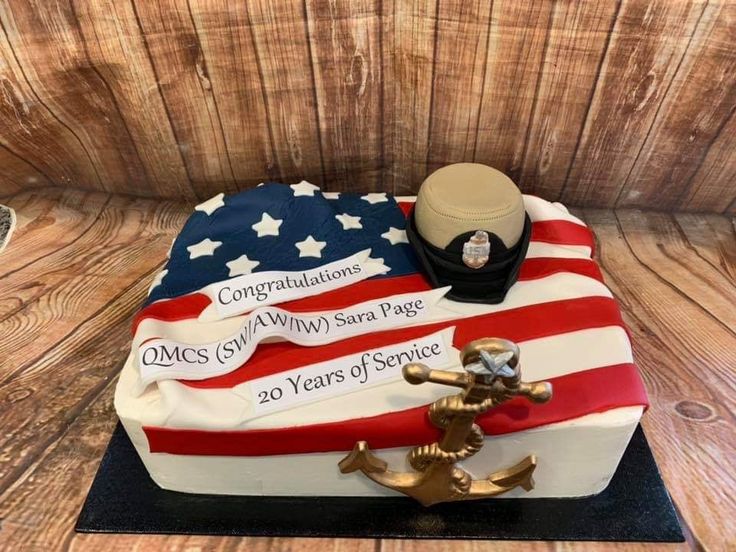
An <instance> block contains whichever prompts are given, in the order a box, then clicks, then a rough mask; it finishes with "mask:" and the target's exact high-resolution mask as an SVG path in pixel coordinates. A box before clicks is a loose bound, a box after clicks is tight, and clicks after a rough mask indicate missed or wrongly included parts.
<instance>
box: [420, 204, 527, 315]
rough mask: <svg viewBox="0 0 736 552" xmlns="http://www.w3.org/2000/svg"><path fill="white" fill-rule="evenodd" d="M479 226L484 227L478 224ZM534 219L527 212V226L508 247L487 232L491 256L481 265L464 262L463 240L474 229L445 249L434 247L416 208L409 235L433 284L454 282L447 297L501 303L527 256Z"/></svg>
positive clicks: (525, 220)
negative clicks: (421, 226) (423, 233)
mask: <svg viewBox="0 0 736 552" xmlns="http://www.w3.org/2000/svg"><path fill="white" fill-rule="evenodd" d="M478 230H483V229H482V228H478ZM531 230H532V223H531V220H529V216H528V215H525V216H524V230H523V232H522V234H521V238H520V239H519V241H518V243H517V244H516V245H514V246H513V247H510V248H507V247H506V246H505V245H504V243H503V241H502V240H501V239H500V238H499V237H498V236H496V235H495V234H493V233H492V232H488V236H489V240H490V243H491V256H490V260H489V261H488V263H487V264H486V265H485V266H483V267H481V268H470V267H468V266H466V265H465V263H464V262H463V244H464V243H465V242H467V241H468V240H469V239H470V237H471V236H472V235H473V234H474V233H475V232H474V231H473V232H466V233H464V234H460V235H459V236H457V237H456V238H455V239H453V240H452V241H451V242H450V243H449V244H448V245H447V247H445V248H444V249H442V248H439V247H435V246H434V245H432V244H431V243H429V242H427V241H426V240H425V239H424V238H422V237H421V236H420V235H419V232H418V231H417V228H416V222H415V220H414V210H413V209H412V212H411V213H410V214H409V219H408V221H407V226H406V235H407V237H408V238H409V243H411V245H412V246H413V247H414V250H415V252H416V254H417V257H418V258H419V262H420V263H421V264H422V267H423V268H424V271H425V272H426V274H427V277H428V278H429V280H430V282H431V283H432V286H434V287H444V286H452V289H451V290H450V291H449V292H448V293H447V295H446V297H447V298H448V299H452V300H453V301H460V302H463V303H489V304H495V303H500V302H501V301H503V300H504V298H505V297H506V292H507V291H508V290H509V288H510V287H511V286H512V285H514V283H515V282H516V280H517V279H518V277H519V270H520V269H521V263H522V262H523V261H524V258H525V257H526V251H527V249H528V247H529V239H530V237H531V233H532V232H531Z"/></svg>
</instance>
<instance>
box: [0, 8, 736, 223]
mask: <svg viewBox="0 0 736 552" xmlns="http://www.w3.org/2000/svg"><path fill="white" fill-rule="evenodd" d="M735 26H736V0H604V1H601V2H572V1H568V0H540V1H538V2H517V1H514V0H494V1H493V2H484V1H481V0H472V1H465V0H463V1H460V0H401V1H400V0H359V1H357V2H354V1H350V0H281V1H279V2H273V1H271V0H247V1H244V2H230V1H228V0H150V1H149V0H121V1H112V0H51V1H43V2H42V1H40V0H30V1H29V0H8V1H7V2H4V3H2V5H0V196H3V195H8V194H12V193H15V192H18V191H21V190H24V189H28V188H33V187H39V188H40V187H46V186H50V185H53V186H61V187H78V188H82V189H86V190H91V191H109V192H110V191H111V192H120V193H129V194H133V195H138V196H150V197H162V198H174V199H179V198H181V199H185V200H193V199H195V198H198V199H203V198H207V197H211V196H212V195H214V194H215V193H218V192H220V191H226V192H232V191H236V190H241V189H245V188H249V187H252V186H255V185H256V184H258V183H259V182H262V181H265V180H281V181H285V182H288V183H292V182H296V181H299V180H301V179H307V180H310V181H313V182H315V183H317V184H320V185H323V186H324V187H325V188H326V189H328V190H333V191H339V190H355V191H368V190H385V191H393V192H395V193H398V194H407V193H412V192H415V191H416V190H417V189H418V187H419V185H420V184H421V182H422V180H423V179H424V178H425V177H426V175H427V174H428V173H429V172H430V171H432V170H434V169H435V168H437V167H439V166H441V165H444V164H447V163H454V162H460V161H477V162H482V163H487V164H491V165H493V166H496V167H497V168H499V169H501V170H503V171H505V172H507V173H508V174H510V175H511V176H512V178H514V179H515V180H517V182H518V183H519V184H520V186H521V187H522V189H524V190H525V191H528V192H531V193H536V194H539V195H542V196H543V197H545V198H547V199H550V200H557V199H560V198H562V199H563V200H564V201H565V202H567V203H569V204H572V205H580V206H598V207H614V206H619V207H642V208H653V209H658V210H663V211H667V210H679V211H692V212H717V213H736V185H735V184H734V182H736V147H735V145H736V77H734V75H735V74H736V32H734V28H735Z"/></svg>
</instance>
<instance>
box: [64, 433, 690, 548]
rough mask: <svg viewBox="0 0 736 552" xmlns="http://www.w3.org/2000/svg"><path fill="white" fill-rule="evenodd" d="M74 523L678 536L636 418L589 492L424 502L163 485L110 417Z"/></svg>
mask: <svg viewBox="0 0 736 552" xmlns="http://www.w3.org/2000/svg"><path fill="white" fill-rule="evenodd" d="M335 469H337V467H336V468H335ZM355 477H360V475H359V474H355ZM76 530H77V531H78V532H82V533H164V534H185V535H251V536H269V537H273V536H284V537H356V538H419V539H423V538H432V539H437V538H440V539H442V538H445V539H513V540H581V541H583V540H602V541H649V542H682V541H684V538H683V535H682V532H681V529H680V525H679V523H678V521H677V516H676V514H675V510H674V508H673V506H672V502H671V500H670V497H669V495H668V494H667V490H666V489H665V487H664V483H663V482H662V478H661V477H660V475H659V470H658V469H657V465H656V464H655V462H654V458H653V457H652V453H651V450H650V449H649V445H648V443H647V440H646V437H645V436H644V432H643V431H642V429H641V427H638V428H637V430H636V432H635V433H634V436H633V438H632V439H631V442H630V444H629V446H628V448H627V449H626V452H625V454H624V456H623V459H622V460H621V464H620V466H619V469H618V471H617V472H616V475H615V476H614V478H613V480H612V481H611V484H610V485H609V486H608V488H607V489H606V490H605V491H604V492H602V493H601V494H599V495H597V496H594V497H587V498H576V499H544V498H540V499H487V500H478V501H472V502H456V503H447V504H437V505H435V506H432V507H430V508H423V507H422V506H420V505H419V504H417V503H416V502H414V500H413V499H410V498H404V497H396V498H379V497H261V496H219V495H197V494H187V493H179V492H175V491H166V490H163V489H161V488H159V487H158V486H156V484H155V483H154V482H153V481H152V480H151V478H150V477H149V476H148V473H147V472H146V469H145V467H144V466H143V463H142V462H141V460H140V458H139V457H138V454H137V453H136V451H135V449H134V448H133V445H132V443H131V442H130V440H129V439H128V436H127V435H126V433H125V431H124V430H123V428H122V426H121V425H120V424H118V426H117V428H116V429H115V432H114V433H113V435H112V439H111V440H110V444H109V445H108V447H107V451H106V452H105V455H104V457H103V458H102V462H101V464H100V467H99V470H98V472H97V475H96V476H95V479H94V481H93V483H92V487H91V488H90V491H89V495H88V496H87V500H86V501H85V503H84V506H83V507H82V511H81V513H80V514H79V519H78V520H77V525H76Z"/></svg>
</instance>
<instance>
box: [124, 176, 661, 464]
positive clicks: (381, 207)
mask: <svg viewBox="0 0 736 552" xmlns="http://www.w3.org/2000/svg"><path fill="white" fill-rule="evenodd" d="M524 201H525V207H526V210H527V213H528V214H529V217H530V219H531V221H532V235H531V243H530V246H529V250H528V253H527V256H526V259H525V261H524V262H523V264H522V268H521V272H520V277H519V281H518V282H517V283H516V284H515V285H514V286H513V287H512V289H511V290H510V292H509V295H508V296H507V299H506V300H505V301H504V302H503V303H501V304H499V305H484V306H480V307H475V308H473V309H471V310H472V314H471V315H467V314H466V315H460V314H458V317H457V318H456V319H453V320H448V321H444V322H439V323H437V322H435V323H432V324H424V325H417V326H412V327H408V328H403V329H397V330H389V331H382V332H375V333H371V334H367V335H362V336H359V337H356V338H350V339H345V340H342V341H338V342H336V343H332V344H329V345H323V346H320V347H303V346H298V345H295V344H292V343H289V342H278V343H268V344H261V345H260V346H259V347H258V349H257V351H256V352H255V353H254V355H253V356H252V357H251V358H250V359H249V360H248V361H247V362H246V363H245V364H243V365H242V366H240V367H239V368H237V369H236V370H234V371H232V372H230V373H228V374H224V375H221V376H217V377H213V378H209V379H206V380H201V381H185V382H180V384H181V385H185V386H187V387H189V388H195V389H203V390H204V389H223V390H225V389H237V388H238V387H239V386H243V385H244V384H246V383H247V382H248V381H251V380H253V379H255V378H259V377H263V376H266V375H271V374H274V373H276V372H280V371H285V370H291V369H294V368H299V367H303V366H307V365H311V364H314V363H318V362H324V361H327V360H332V359H336V358H340V357H342V356H345V355H348V354H351V353H356V352H360V351H363V350H368V349H374V348H377V347H383V346H387V345H391V344H395V343H400V342H405V341H410V340H412V339H416V338H419V337H423V336H426V335H429V334H430V333H432V332H435V331H437V330H439V329H442V328H446V327H455V328H456V329H455V333H454V346H455V347H456V348H458V349H459V348H462V346H463V345H464V344H465V343H466V342H468V341H470V340H472V339H477V338H480V337H485V336H491V335H494V336H498V337H505V338H508V339H512V340H514V341H516V342H517V343H519V344H520V345H521V346H522V353H523V351H524V344H525V343H529V344H530V348H531V344H532V343H537V341H535V340H542V341H544V350H545V351H552V352H554V353H552V354H557V355H565V354H569V355H571V358H572V359H573V360H572V361H571V362H570V363H569V364H570V367H568V368H567V369H565V370H561V373H560V374H559V375H558V376H556V377H552V378H551V381H552V383H553V385H554V387H555V395H554V399H553V400H552V401H551V402H550V403H549V404H547V405H531V404H529V403H528V402H526V401H523V400H512V401H509V402H508V403H506V404H504V405H502V406H501V407H500V408H498V409H495V410H493V411H492V412H489V413H488V414H487V415H485V416H484V417H481V418H479V423H480V425H481V427H482V428H483V429H484V431H485V432H486V433H488V434H500V433H508V432H512V431H519V430H523V429H528V428H531V427H536V426H540V425H545V424H549V423H554V422H559V421H564V420H569V419H573V418H577V417H580V416H583V415H585V414H589V413H593V412H602V411H605V410H608V409H611V408H617V407H621V406H633V405H646V404H647V399H646V393H645V391H644V387H643V385H642V382H641V379H640V376H639V374H638V372H637V369H636V367H635V365H634V364H633V362H632V361H631V358H630V349H629V346H628V340H627V341H626V346H625V347H618V348H619V349H626V350H625V351H624V350H621V351H617V352H616V354H612V355H611V358H612V359H613V360H614V362H610V363H606V362H602V361H601V360H600V358H603V357H605V356H606V355H595V354H592V355H585V354H584V355H577V356H578V357H580V358H579V359H577V360H574V359H575V358H576V357H575V355H576V354H577V352H578V351H580V350H583V349H590V348H591V347H592V348H595V347H597V346H600V347H608V346H609V345H607V344H605V343H602V342H601V343H596V342H591V341H590V340H591V336H592V337H593V338H594V339H595V336H596V335H600V338H601V339H604V338H605V339H607V338H606V337H605V336H604V334H603V333H600V334H596V331H599V330H600V332H603V331H604V330H605V329H606V328H611V327H618V328H623V327H624V326H623V322H622V319H621V316H620V312H619V310H618V307H617V305H616V304H615V301H614V300H613V298H612V297H611V294H610V292H609V291H608V289H607V288H606V287H605V286H604V285H603V279H602V276H601V273H600V271H599V269H598V267H597V266H596V264H595V262H594V261H593V260H592V258H591V257H592V253H593V247H594V240H593V236H592V234H591V232H590V230H589V229H588V228H587V227H586V226H585V225H584V224H583V223H582V222H581V221H580V220H578V219H577V218H576V217H574V216H572V215H570V214H569V213H568V212H567V211H566V210H565V209H564V207H562V206H560V205H559V204H551V203H548V202H546V201H544V200H542V199H540V198H537V197H534V196H525V197H524ZM411 206H412V200H411V199H407V200H402V201H398V202H397V201H396V200H395V199H394V198H392V197H391V196H389V195H387V194H383V193H372V194H364V195H354V194H336V193H333V194H328V193H322V192H320V191H319V189H318V188H317V187H316V186H313V185H311V184H308V183H305V182H302V183H300V184H296V185H292V186H285V185H281V184H266V185H263V186H261V187H258V188H255V189H253V190H250V191H247V192H242V193H240V194H236V195H232V196H222V195H220V196H216V197H215V198H212V199H211V200H209V201H207V202H205V203H203V204H202V205H201V206H198V208H197V209H196V210H195V213H194V214H193V215H192V216H191V217H190V219H189V220H188V221H187V223H186V225H185V227H184V229H183V230H182V232H181V233H180V235H179V236H178V237H177V239H176V240H175V242H174V244H173V246H172V250H171V253H170V260H169V262H168V263H167V265H166V267H165V269H164V271H163V272H162V273H161V274H160V275H159V276H158V277H157V278H156V280H155V281H154V285H153V286H152V289H151V291H150V295H149V298H148V301H147V303H146V305H145V306H144V308H143V309H142V310H141V311H140V312H139V313H138V315H137V316H136V318H135V321H134V326H133V331H134V333H135V334H136V339H137V340H139V341H140V340H146V339H149V338H153V337H157V335H160V334H161V333H162V328H163V327H164V326H165V325H166V324H181V323H190V324H202V323H200V322H198V321H197V320H196V318H197V317H198V316H199V314H200V313H201V312H202V310H203V309H204V308H205V307H206V306H207V305H208V304H209V301H210V300H209V298H208V297H207V296H205V295H204V294H202V293H197V290H199V289H201V288H202V287H204V286H206V285H208V284H210V283H213V282H216V281H221V280H224V279H227V278H228V277H231V276H234V275H236V274H242V273H244V271H253V272H257V271H263V270H304V269H308V268H314V267H317V266H320V265H322V264H326V263H328V262H331V261H334V260H338V259H342V258H345V257H347V256H349V255H351V254H353V253H357V252H358V251H362V250H364V249H367V248H370V249H371V250H372V253H371V256H372V257H374V258H375V257H381V258H383V259H384V263H385V264H386V265H388V266H389V267H390V269H391V270H390V271H389V272H388V274H386V275H385V276H379V277H373V278H371V279H368V280H365V281H363V282H360V283H357V284H353V285H351V286H348V287H345V288H341V289H337V290H335V291H332V292H329V293H326V294H322V295H319V296H315V297H309V298H305V299H300V300H297V301H292V302H288V303H283V304H281V305H279V306H280V307H281V308H284V309H286V310H290V311H293V312H311V311H323V310H332V309H340V308H344V307H346V306H349V305H353V304H357V303H360V302H363V301H368V300H371V299H376V298H381V297H388V296H391V295H395V294H398V293H406V292H409V291H424V290H427V289H429V285H428V284H427V282H426V280H425V279H424V277H423V276H422V275H421V273H419V271H418V266H417V263H416V260H415V258H414V255H413V252H412V250H411V248H410V246H409V245H408V244H407V243H406V239H405V234H404V227H405V217H406V215H407V214H408V212H409V211H410V209H411ZM300 244H301V245H300ZM305 253H306V255H307V256H305ZM606 335H608V334H606ZM544 338H547V339H544ZM611 348H612V350H613V346H611ZM593 358H595V359H598V360H590V359H593ZM591 363H592V364H593V365H588V364H591ZM524 365H525V359H524V356H523V354H522V366H524ZM144 430H145V432H146V435H147V437H148V440H149V446H150V448H151V451H152V452H169V453H175V454H225V455H268V454H290V453H304V452H320V451H330V450H349V449H350V448H352V445H353V444H354V441H355V438H356V435H360V438H361V439H366V440H368V442H369V444H370V445H371V446H372V447H373V448H387V447H396V446H407V445H417V444H422V443H426V442H429V441H431V440H433V439H435V438H436V436H437V430H436V428H434V427H433V426H432V425H431V424H430V423H429V421H428V420H427V418H426V406H418V407H414V408H410V409H403V410H392V409H391V408H385V409H383V410H381V408H380V407H379V408H378V411H376V409H373V411H369V412H366V414H365V415H364V416H360V417H354V418H350V419H345V417H344V416H341V414H340V412H336V413H335V415H334V419H331V420H329V421H326V422H324V421H323V422H320V423H305V424H304V425H299V426H292V427H270V428H258V429H249V428H248V427H244V428H243V427H239V428H238V429H236V430H226V428H225V429H220V430H217V431H206V430H201V429H187V428H170V427H146V428H144Z"/></svg>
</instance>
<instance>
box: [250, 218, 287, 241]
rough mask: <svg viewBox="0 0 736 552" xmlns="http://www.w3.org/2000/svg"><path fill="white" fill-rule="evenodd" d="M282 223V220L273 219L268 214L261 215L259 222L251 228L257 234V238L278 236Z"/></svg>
mask: <svg viewBox="0 0 736 552" xmlns="http://www.w3.org/2000/svg"><path fill="white" fill-rule="evenodd" d="M282 222H284V221H283V220H282V219H275V218H273V217H271V215H269V214H268V213H263V216H262V217H261V222H256V223H255V224H254V225H253V226H251V228H252V229H253V230H255V231H256V232H257V233H258V237H259V238H262V237H263V236H278V235H279V226H281V223H282Z"/></svg>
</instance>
